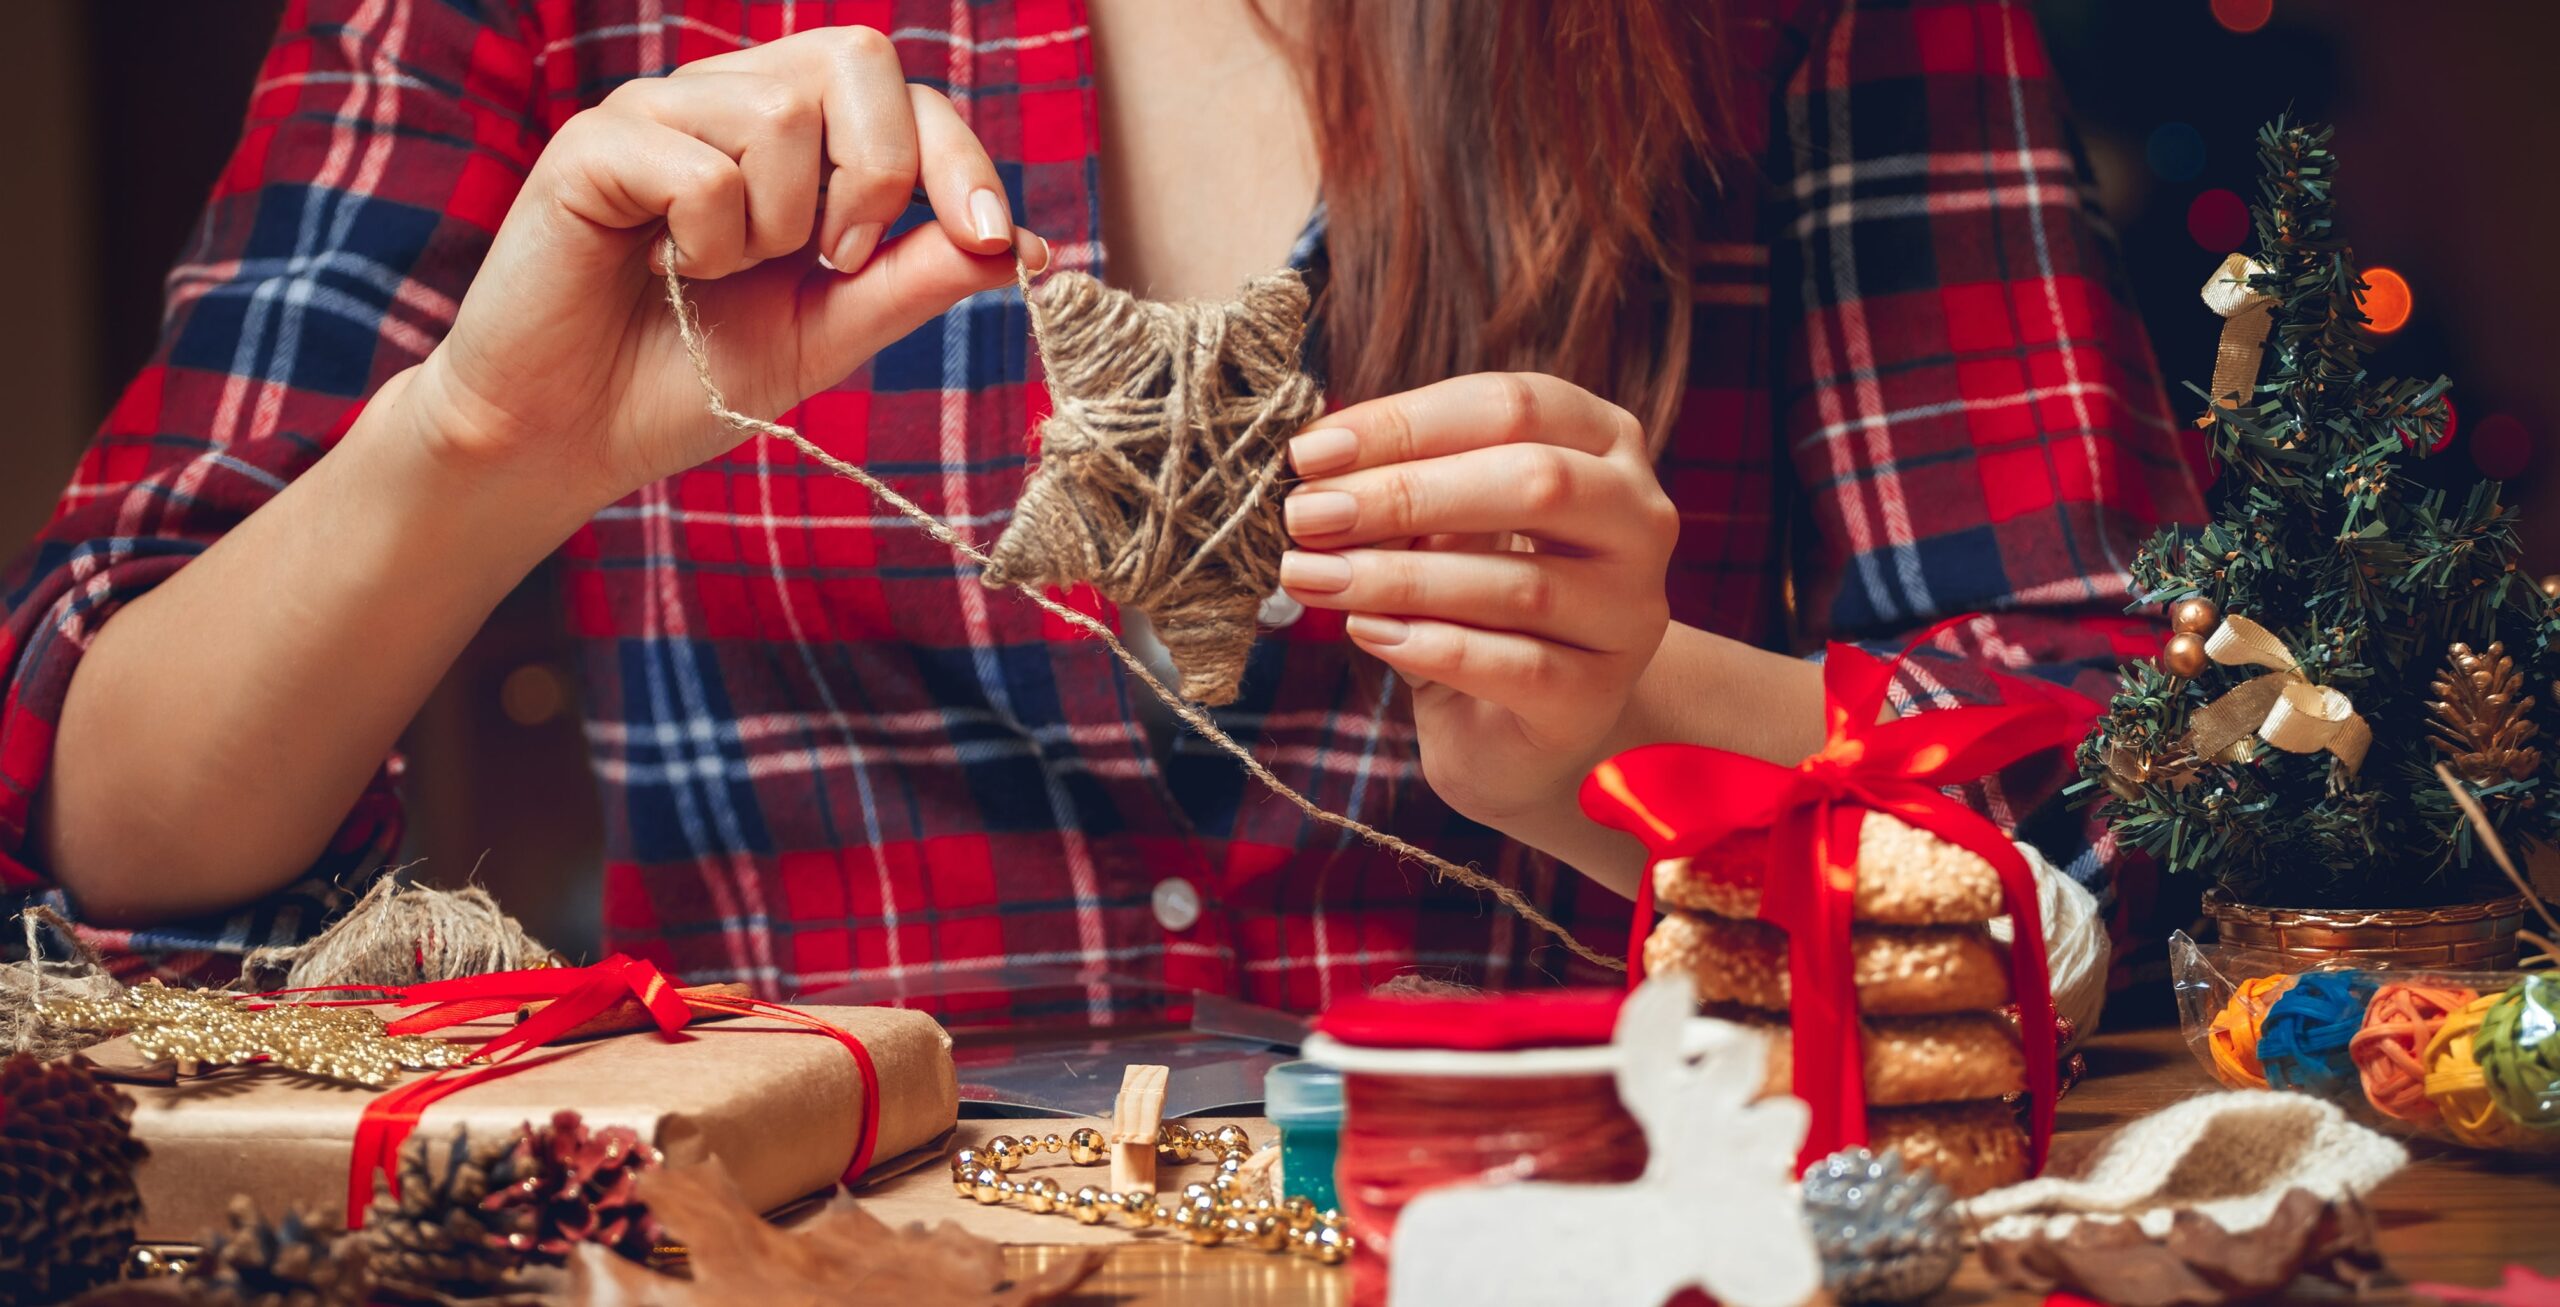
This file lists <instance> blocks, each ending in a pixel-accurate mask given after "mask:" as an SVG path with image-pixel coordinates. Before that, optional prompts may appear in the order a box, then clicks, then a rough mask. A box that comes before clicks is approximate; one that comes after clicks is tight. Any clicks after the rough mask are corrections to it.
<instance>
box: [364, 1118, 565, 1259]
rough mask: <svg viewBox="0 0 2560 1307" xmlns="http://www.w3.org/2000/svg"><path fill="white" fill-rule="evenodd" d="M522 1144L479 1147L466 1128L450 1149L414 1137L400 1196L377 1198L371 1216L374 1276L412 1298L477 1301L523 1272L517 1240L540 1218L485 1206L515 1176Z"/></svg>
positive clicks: (367, 1237) (405, 1152) (367, 1238)
mask: <svg viewBox="0 0 2560 1307" xmlns="http://www.w3.org/2000/svg"><path fill="white" fill-rule="evenodd" d="M517 1146H518V1141H516V1140H513V1139H501V1140H496V1141H493V1142H490V1143H486V1144H482V1145H480V1146H479V1147H476V1148H475V1147H473V1146H472V1143H471V1136H470V1132H468V1131H463V1130H457V1131H455V1132H454V1135H453V1139H452V1141H451V1142H450V1143H445V1144H438V1143H435V1142H434V1141H431V1140H429V1139H428V1138H427V1137H425V1136H423V1135H413V1136H411V1137H410V1139H409V1142H408V1144H407V1145H406V1146H404V1147H403V1148H401V1150H400V1196H399V1197H398V1198H396V1199H395V1198H391V1197H389V1196H387V1195H386V1196H384V1197H382V1198H378V1199H376V1200H375V1201H374V1204H373V1211H372V1212H371V1214H370V1215H368V1216H367V1217H366V1218H365V1226H364V1244H365V1248H366V1250H367V1251H368V1252H369V1253H371V1254H372V1257H373V1274H374V1277H375V1278H376V1279H377V1280H379V1281H381V1282H382V1284H383V1285H384V1287H386V1288H388V1289H391V1290H393V1291H395V1292H401V1293H404V1294H407V1295H412V1296H419V1297H426V1298H434V1297H436V1296H438V1295H446V1294H450V1295H454V1296H460V1297H472V1296H478V1295H482V1294H486V1293H487V1292H488V1291H490V1290H491V1289H493V1288H495V1287H497V1286H498V1285H499V1284H500V1283H501V1282H502V1281H504V1280H505V1279H506V1277H507V1276H508V1275H510V1274H512V1273H513V1272H514V1271H516V1270H517V1269H518V1268H520V1267H522V1266H523V1265H524V1263H525V1258H524V1257H523V1255H522V1254H520V1253H518V1252H516V1251H515V1245H514V1240H515V1239H516V1238H517V1237H519V1236H521V1235H523V1234H524V1233H526V1232H529V1231H530V1230H531V1229H532V1228H533V1225H534V1220H533V1213H532V1212H531V1211H530V1210H529V1209H524V1208H499V1209H491V1208H489V1207H488V1206H486V1204H487V1203H488V1201H489V1197H490V1195H491V1194H492V1193H493V1192H496V1191H499V1190H503V1189H505V1188H506V1187H507V1186H508V1185H509V1184H510V1183H511V1182H512V1181H513V1180H514V1179H515V1175H514V1157H515V1153H516V1149H517ZM439 1162H440V1163H441V1165H439V1164H438V1163H439Z"/></svg>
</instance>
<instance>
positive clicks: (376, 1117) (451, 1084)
mask: <svg viewBox="0 0 2560 1307" xmlns="http://www.w3.org/2000/svg"><path fill="white" fill-rule="evenodd" d="M342 988H353V987H342ZM680 988H681V987H680V986H679V985H677V984H676V982H675V981H673V980H670V979H668V978H667V975H666V973H665V972H662V971H660V970H658V969H657V968H656V967H654V966H651V965H650V964H648V963H646V962H643V961H640V960H639V959H637V958H632V957H625V956H624V955H622V954H619V953H617V954H615V955H613V956H612V957H609V958H606V959H605V960H604V961H602V962H599V963H596V964H595V965H594V966H589V967H543V968H537V969H534V970H530V971H500V972H494V973H492V974H489V975H485V976H465V977H461V978H459V979H455V980H437V981H430V982H428V983H426V984H423V985H405V986H399V987H395V988H379V989H372V990H371V992H373V993H376V994H379V995H380V997H379V998H370V999H363V1000H358V1001H356V1003H355V1004H354V1005H356V1006H362V1005H370V1004H386V1003H397V1004H424V1005H425V1006H424V1007H422V1008H420V1009H419V1010H418V1011H415V1012H412V1013H409V1014H408V1015H406V1016H403V1017H400V1018H399V1019H397V1020H395V1021H392V1022H390V1023H389V1025H388V1029H389V1031H390V1033H392V1034H395V1035H423V1034H426V1033H428V1032H430V1031H436V1030H443V1029H445V1028H447V1027H450V1026H456V1025H461V1024H464V1023H466V1022H471V1021H478V1020H482V1019H484V1018H487V1017H492V1016H496V1015H499V1014H501V1013H506V1012H513V1011H515V1010H516V1009H517V1008H519V1007H522V1006H523V1005H525V1004H527V1003H532V1002H545V1001H547V1003H548V1006H546V1007H544V1008H543V1009H542V1010H541V1011H539V1012H536V1013H534V1014H533V1015H532V1016H530V1017H527V1018H525V1019H524V1020H523V1021H521V1022H518V1023H517V1024H516V1025H515V1026H514V1027H513V1028H511V1029H509V1030H508V1031H506V1032H505V1033H504V1034H501V1035H498V1036H496V1037H495V1038H492V1039H490V1040H488V1041H486V1042H484V1043H482V1044H481V1045H480V1051H479V1052H478V1053H476V1054H474V1055H473V1059H472V1060H473V1063H474V1065H465V1066H459V1067H448V1068H445V1069H443V1070H439V1071H434V1072H431V1073H429V1074H427V1075H425V1076H422V1077H420V1078H418V1079H416V1080H412V1081H410V1082H409V1083H407V1084H404V1085H401V1086H399V1087H398V1088H395V1089H393V1090H391V1091H390V1092H388V1093H385V1094H383V1095H382V1096H381V1097H379V1098H376V1099H374V1100H373V1102H372V1103H370V1104H368V1105H366V1107H365V1110H364V1116H363V1117H362V1119H360V1120H359V1121H357V1123H356V1141H355V1157H354V1159H353V1160H352V1162H351V1163H350V1164H349V1166H348V1171H347V1227H348V1228H349V1229H360V1228H362V1227H363V1225H364V1212H365V1209H366V1208H367V1207H369V1206H371V1205H372V1203H373V1184H374V1176H375V1175H376V1173H379V1174H380V1175H381V1177H382V1179H383V1182H384V1183H385V1184H387V1185H389V1186H390V1190H391V1194H392V1196H393V1197H395V1198H396V1197H398V1196H399V1194H400V1169H399V1161H400V1145H401V1144H402V1143H403V1142H404V1141H406V1140H407V1139H408V1137H409V1135H410V1133H411V1132H412V1131H414V1130H416V1129H417V1125H418V1118H419V1116H420V1115H422V1114H423V1113H425V1111H426V1110H427V1108H428V1107H430V1106H432V1105H433V1104H435V1103H436V1102H437V1101H439V1100H441V1099H443V1098H445V1097H446V1096H448V1095H451V1094H457V1093H460V1092H462V1091H463V1090H465V1089H469V1088H471V1087H472V1086H473V1085H478V1084H485V1083H487V1082H489V1081H491V1080H496V1079H498V1078H500V1077H503V1076H511V1075H514V1074H515V1073H516V1072H518V1071H524V1070H529V1069H531V1068H533V1067H535V1066H540V1065H543V1064H546V1063H549V1062H553V1061H556V1060H558V1059H559V1058H562V1057H567V1056H569V1055H571V1054H573V1053H576V1052H578V1051H579V1050H577V1049H574V1048H570V1049H562V1050H560V1051H559V1052H556V1053H554V1054H551V1055H550V1056H548V1057H528V1056H527V1054H530V1053H532V1052H533V1051H534V1050H536V1049H538V1048H541V1047H542V1046H543V1045H545V1044H548V1043H550V1042H551V1041H552V1040H555V1039H558V1038H559V1037H560V1036H562V1035H565V1034H567V1033H568V1032H569V1031H571V1030H573V1029H576V1028H577V1027H578V1026H579V1025H581V1024H583V1023H584V1022H586V1021H587V1020H588V1019H589V1018H591V1017H594V1016H596V1015H598V1014H599V1013H602V1012H603V1011H604V1010H605V1009H607V1008H610V1007H612V1006H614V1005H615V1004H616V1003H619V1002H620V1001H621V1000H622V999H623V998H624V996H626V995H628V996H629V997H631V998H634V999H637V1000H638V1001H639V1003H640V1006H641V1007H642V1008H644V1009H646V1010H647V1011H648V1013H649V1016H650V1019H651V1020H652V1021H653V1022H655V1023H656V1025H657V1028H658V1037H659V1038H661V1039H665V1040H669V1041H674V1040H679V1039H684V1038H687V1036H686V1035H685V1034H684V1033H683V1031H684V1028H685V1026H686V1025H687V1024H688V1023H690V1022H691V1021H692V1020H693V1019H694V1016H695V1010H696V1009H702V1010H705V1011H714V1012H725V1013H729V1014H731V1015H735V1016H763V1017H772V1018H775V1019H778V1020H782V1021H787V1022H790V1023H791V1024H793V1025H796V1026H800V1027H802V1028H803V1029H804V1030H806V1031H808V1032H810V1033H813V1034H821V1035H826V1036H828V1037H830V1038H832V1039H834V1040H835V1041H836V1042H837V1043H839V1044H842V1045H844V1048H845V1051H846V1052H848V1053H851V1054H852V1055H853V1065H854V1068H855V1070H856V1071H858V1072H859V1073H860V1074H861V1077H862V1126H861V1130H860V1133H859V1136H858V1138H857V1141H856V1143H855V1144H854V1149H853V1163H852V1165H850V1166H847V1167H846V1168H845V1170H844V1183H846V1184H847V1185H851V1184H853V1183H854V1182H856V1181H858V1180H860V1179H861V1178H862V1173H863V1172H865V1171H867V1170H870V1169H871V1154H872V1150H873V1149H874V1148H875V1147H876V1146H877V1145H878V1143H879V1138H880V1072H879V1069H878V1068H876V1067H875V1066H873V1065H872V1062H871V1050H870V1049H867V1048H865V1047H863V1045H862V1041H861V1040H859V1039H856V1038H854V1037H853V1035H852V1034H851V1033H849V1032H847V1031H844V1030H839V1029H837V1028H836V1027H835V1026H832V1025H829V1024H828V1023H826V1022H824V1021H820V1020H819V1019H817V1018H816V1017H813V1016H810V1015H809V1014H808V1013H805V1012H800V1011H795V1010H793V1009H791V1008H787V1007H784V1006H782V1005H781V1004H779V1003H768V1002H765V1001H764V1000H762V999H754V998H737V997H732V996H728V995H709V994H694V995H685V994H681V993H678V992H677V991H678V990H679V989H680ZM296 992H314V991H294V990H283V991H278V993H277V994H268V995H257V996H256V997H260V998H272V997H280V996H281V995H283V994H290V993H296ZM776 1033H799V1032H796V1031H792V1032H776Z"/></svg>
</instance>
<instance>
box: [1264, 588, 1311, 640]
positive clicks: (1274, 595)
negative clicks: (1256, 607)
mask: <svg viewBox="0 0 2560 1307" xmlns="http://www.w3.org/2000/svg"><path fill="white" fill-rule="evenodd" d="M1306 615H1307V606H1306V605H1305V604H1302V603H1299V602H1298V601H1297V599H1296V598H1295V597H1293V596H1291V595H1290V593H1289V592H1288V591H1286V590H1274V591H1272V592H1271V594H1270V596H1269V597H1268V598H1265V599H1264V600H1263V601H1262V611H1261V612H1260V613H1258V614H1256V616H1257V617H1259V618H1260V619H1261V622H1262V625H1263V626H1264V627H1266V628H1268V629H1270V630H1275V631H1276V630H1278V629H1280V628H1281V627H1284V626H1287V625H1289V624H1290V623H1292V622H1295V621H1297V620H1298V619H1299V618H1301V617H1304V616H1306Z"/></svg>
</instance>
